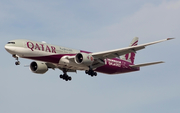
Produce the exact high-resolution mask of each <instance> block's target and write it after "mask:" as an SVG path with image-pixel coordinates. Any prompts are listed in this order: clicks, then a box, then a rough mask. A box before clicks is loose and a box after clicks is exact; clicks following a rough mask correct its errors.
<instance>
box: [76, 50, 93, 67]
mask: <svg viewBox="0 0 180 113" xmlns="http://www.w3.org/2000/svg"><path fill="white" fill-rule="evenodd" d="M75 62H76V63H77V64H83V65H86V66H90V65H91V64H92V63H93V62H94V58H93V56H92V55H91V54H87V53H78V54H77V55H76V56H75Z"/></svg>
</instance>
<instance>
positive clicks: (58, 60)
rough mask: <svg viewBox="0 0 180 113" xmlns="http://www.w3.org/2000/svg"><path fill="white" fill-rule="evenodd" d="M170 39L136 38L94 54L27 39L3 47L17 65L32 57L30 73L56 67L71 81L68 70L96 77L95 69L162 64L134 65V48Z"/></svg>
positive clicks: (113, 70)
mask: <svg viewBox="0 0 180 113" xmlns="http://www.w3.org/2000/svg"><path fill="white" fill-rule="evenodd" d="M171 39H174V38H166V39H163V40H159V41H155V42H150V43H145V44H141V45H138V41H139V38H138V37H135V38H134V39H133V40H132V42H131V43H130V45H129V47H125V48H120V49H114V50H109V51H102V52H94V53H93V52H88V51H84V50H75V49H70V48H66V47H62V46H56V45H52V44H47V43H46V42H36V41H31V40H26V39H17V40H12V41H9V42H8V43H7V44H6V45H5V49H6V51H7V52H9V53H10V54H12V57H14V58H15V59H16V60H17V61H16V62H15V64H16V65H20V61H19V58H26V59H31V60H35V61H33V62H31V63H30V66H29V67H30V70H31V71H32V72H34V73H36V74H44V73H46V72H47V71H48V69H50V68H51V69H53V70H55V69H56V68H58V69H60V70H62V72H63V74H61V75H60V76H59V77H60V78H61V79H63V80H65V81H71V80H72V78H71V77H70V76H69V75H68V74H67V72H77V70H81V71H82V70H83V71H85V73H86V74H88V75H90V76H92V77H93V76H97V72H99V73H104V74H121V73H127V72H134V71H139V70H140V67H143V66H149V65H154V64H159V63H164V62H163V61H159V62H150V63H143V64H134V60H135V55H136V51H139V50H142V49H145V47H146V46H149V45H153V44H156V43H160V42H163V41H167V40H171Z"/></svg>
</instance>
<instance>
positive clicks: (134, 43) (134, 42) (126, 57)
mask: <svg viewBox="0 0 180 113" xmlns="http://www.w3.org/2000/svg"><path fill="white" fill-rule="evenodd" d="M137 45H138V37H135V38H134V39H133V40H132V42H131V44H130V45H129V46H130V47H131V46H137ZM135 55H136V54H135V51H134V52H132V53H128V54H125V55H124V56H123V57H122V59H123V60H126V61H128V62H130V63H132V64H134V59H135Z"/></svg>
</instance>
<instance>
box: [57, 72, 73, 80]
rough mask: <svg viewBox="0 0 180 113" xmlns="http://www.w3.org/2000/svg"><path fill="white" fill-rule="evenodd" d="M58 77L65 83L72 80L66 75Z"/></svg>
mask: <svg viewBox="0 0 180 113" xmlns="http://www.w3.org/2000/svg"><path fill="white" fill-rule="evenodd" d="M59 77H60V78H61V79H63V80H65V81H71V80H72V78H71V77H70V76H68V75H67V74H63V75H60V76H59Z"/></svg>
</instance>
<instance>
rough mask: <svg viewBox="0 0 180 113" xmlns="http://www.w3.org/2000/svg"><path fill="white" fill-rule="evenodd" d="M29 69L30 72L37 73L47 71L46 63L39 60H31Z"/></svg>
mask: <svg viewBox="0 0 180 113" xmlns="http://www.w3.org/2000/svg"><path fill="white" fill-rule="evenodd" d="M30 69H31V71H32V72H34V73H37V74H44V73H46V72H47V71H48V67H47V65H46V64H45V63H44V62H39V61H33V62H32V63H31V64H30Z"/></svg>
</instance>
